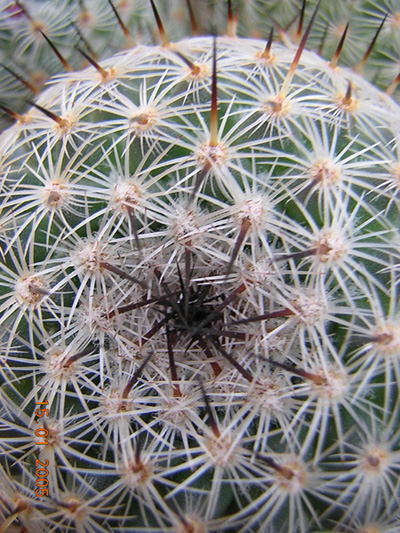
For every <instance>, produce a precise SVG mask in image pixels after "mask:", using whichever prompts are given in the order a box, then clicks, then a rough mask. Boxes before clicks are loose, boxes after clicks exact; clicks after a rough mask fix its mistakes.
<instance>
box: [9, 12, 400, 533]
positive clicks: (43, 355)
mask: <svg viewBox="0 0 400 533" xmlns="http://www.w3.org/2000/svg"><path fill="white" fill-rule="evenodd" d="M254 5H255V3H254ZM316 13H317V11H314V14H313V15H312V16H311V18H310V21H309V24H308V26H307V29H306V31H305V32H304V33H303V37H302V38H301V40H300V43H299V46H298V48H297V49H294V48H292V47H291V46H286V45H283V44H279V43H273V42H271V41H268V42H267V43H266V42H265V41H261V40H258V39H245V38H237V37H234V36H233V35H227V36H218V37H210V36H204V37H195V38H187V39H182V40H180V41H177V42H173V43H172V42H169V41H168V39H167V34H166V33H165V32H164V29H163V27H162V23H161V22H159V24H158V25H159V29H160V31H161V35H163V43H162V45H143V44H142V45H137V46H136V47H134V48H132V49H129V50H126V51H124V52H121V53H119V54H117V55H115V56H113V57H110V58H108V59H105V60H103V61H101V62H98V61H96V60H94V59H93V58H92V57H91V56H90V55H89V54H88V57H89V58H90V60H91V61H92V63H93V66H91V67H89V68H86V69H84V70H81V71H76V72H70V73H67V74H64V75H60V76H58V77H57V78H53V79H52V81H51V83H50V84H49V86H48V88H47V89H46V90H45V91H44V92H43V93H41V94H40V95H39V96H38V97H37V99H36V100H35V102H34V103H32V105H31V108H30V109H29V110H28V111H27V112H26V113H25V114H23V115H17V114H15V116H16V118H17V121H16V123H15V124H14V125H13V126H12V127H10V128H9V129H7V130H6V131H4V133H3V134H2V135H1V137H0V161H1V163H0V164H1V215H0V217H1V218H0V229H1V233H0V244H1V250H0V251H1V266H0V313H1V318H0V327H1V330H0V350H1V352H0V357H1V359H0V362H1V364H0V372H1V378H0V380H1V388H0V398H1V406H2V408H1V412H0V420H1V425H0V437H1V439H0V466H1V469H0V516H1V519H2V524H1V525H0V532H1V533H6V532H9V533H14V532H22V531H29V532H31V531H32V532H35V533H36V532H48V531H52V532H58V533H64V532H75V531H76V532H109V531H118V532H123V531H126V532H141V531H149V532H157V531H160V532H167V531H171V532H181V533H185V532H192V533H194V532H196V533H200V532H207V531H208V532H219V531H221V532H222V531H232V532H233V531H235V532H236V531H241V532H246V533H247V532H253V531H254V532H263V533H264V532H267V533H269V532H271V533H272V532H274V533H275V532H282V533H283V532H289V533H296V532H302V533H306V532H314V533H317V532H318V533H319V532H328V531H341V532H343V531H346V532H349V533H350V532H351V533H356V532H358V533H361V532H364V533H365V532H367V531H368V532H372V531H374V532H375V531H377V532H386V533H388V532H396V531H398V530H399V527H400V518H399V502H398V500H399V490H400V487H399V481H398V472H399V469H400V453H399V448H400V447H399V444H400V431H399V423H400V411H399V405H398V404H399V382H400V374H399V354H400V320H399V310H398V270H399V264H400V258H399V252H398V247H399V234H398V225H399V200H398V188H399V183H400V160H399V157H400V155H399V150H400V149H399V136H400V128H399V124H400V108H399V106H398V104H397V103H396V102H395V101H394V100H392V99H391V97H390V96H389V95H388V94H386V93H383V92H381V91H380V90H379V89H377V88H376V87H374V86H373V85H372V84H371V83H370V82H368V81H366V80H365V79H363V78H362V77H361V76H360V75H359V74H356V73H354V72H353V71H352V70H350V69H347V68H338V67H337V64H336V59H337V58H334V60H333V61H327V60H325V59H322V58H321V57H320V56H318V55H317V54H315V53H314V52H310V51H307V50H306V49H305V48H304V47H305V44H306V40H307V38H308V37H309V35H310V31H311V29H312V23H313V22H314V20H315V16H316ZM230 22H231V23H232V18H230ZM228 33H232V31H231V32H228Z"/></svg>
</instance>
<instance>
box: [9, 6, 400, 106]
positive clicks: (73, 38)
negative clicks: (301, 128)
mask: <svg viewBox="0 0 400 533" xmlns="http://www.w3.org/2000/svg"><path fill="white" fill-rule="evenodd" d="M228 4H229V11H230V18H231V21H230V24H229V26H230V27H229V28H228V33H230V34H231V35H233V34H235V33H237V34H238V35H240V36H245V37H257V38H260V37H262V38H265V39H267V38H268V36H269V34H270V30H271V28H274V30H275V39H276V40H280V41H282V42H283V43H284V44H285V45H287V46H289V47H293V49H295V47H296V46H297V45H298V43H299V42H300V39H301V35H302V28H304V27H305V26H306V25H307V23H308V21H309V18H310V17H311V13H312V11H313V9H314V7H315V6H316V4H317V0H309V1H308V2H307V3H306V1H305V0H303V1H302V2H301V1H300V0H278V1H276V0H246V1H245V2H242V1H237V2H236V3H235V2H228ZM157 9H158V11H159V14H160V17H161V18H162V20H163V24H164V26H165V31H166V34H167V35H168V36H170V38H173V39H174V40H175V41H177V40H179V39H181V38H183V37H186V36H187V35H190V34H204V33H205V34H207V33H209V32H210V30H211V29H212V28H214V31H219V32H220V33H223V32H225V29H226V20H225V19H226V2H225V0H224V1H222V0H217V1H212V0H197V1H196V2H190V0H186V1H183V0H158V2H157ZM188 15H189V16H188ZM399 21H400V8H399V5H398V2H397V0H381V1H380V2H375V1H374V2H372V1H371V0H356V1H355V0H341V1H340V2H328V1H326V2H322V4H321V5H320V9H319V13H318V15H317V17H316V20H315V23H314V26H313V31H312V33H311V35H310V36H309V39H308V41H307V47H308V48H309V49H312V50H314V51H317V52H318V53H319V54H320V55H322V56H323V57H325V58H326V59H329V60H330V59H332V57H333V56H334V55H335V51H336V49H337V47H338V43H339V42H340V41H341V40H343V42H342V43H341V45H340V46H341V54H340V63H341V64H342V65H343V64H345V65H348V66H350V67H352V68H355V69H356V70H357V71H359V72H362V73H363V75H364V77H366V78H367V79H369V80H370V81H373V82H374V83H375V84H377V85H378V86H379V87H381V88H383V89H384V90H386V89H388V88H389V92H391V93H393V96H394V98H395V99H398V88H397V84H398V81H399V79H398V75H399V71H400V63H399V57H400V22H399ZM157 39H158V36H157V24H156V20H155V17H154V15H153V9H152V6H151V2H150V1H146V2H143V1H142V0H0V105H2V106H6V107H9V105H8V103H9V102H10V101H12V104H13V105H12V110H13V111H14V112H22V111H24V110H26V109H27V105H26V100H27V99H28V100H29V99H31V98H32V92H33V93H34V94H38V93H39V92H40V91H41V89H42V87H43V84H44V83H45V82H46V81H47V80H48V79H49V77H51V76H53V75H55V74H57V73H59V72H60V71H64V69H65V68H67V69H71V70H76V69H81V68H83V67H84V66H87V65H88V61H87V59H86V58H85V57H84V55H82V54H81V53H79V52H78V51H77V47H78V48H80V49H81V50H82V51H84V52H85V53H89V55H90V56H91V57H93V58H94V59H96V60H98V61H99V60H101V59H104V58H106V57H110V56H111V55H113V54H114V53H116V52H118V51H119V50H121V49H123V48H131V47H132V46H134V45H135V44H148V45H150V44H154V43H155V42H157ZM54 48H55V49H56V50H57V51H58V52H59V53H60V54H61V56H62V61H61V62H60V59H59V57H58V54H57V53H55V49H54Z"/></svg>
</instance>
